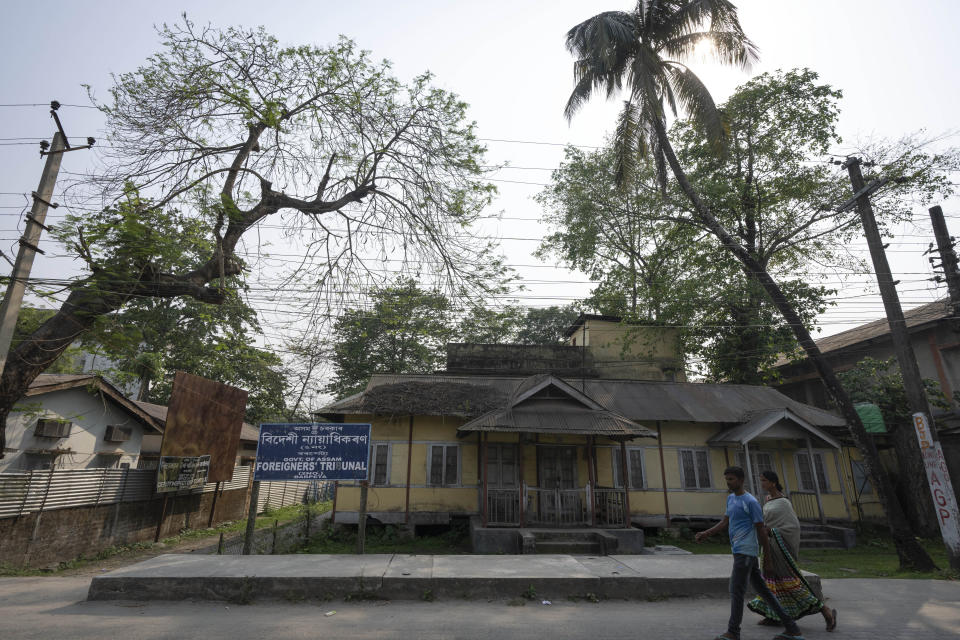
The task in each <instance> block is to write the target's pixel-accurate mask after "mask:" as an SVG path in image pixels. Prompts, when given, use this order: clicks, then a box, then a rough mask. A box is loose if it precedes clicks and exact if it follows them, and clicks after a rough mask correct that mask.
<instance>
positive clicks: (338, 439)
mask: <svg viewBox="0 0 960 640" xmlns="http://www.w3.org/2000/svg"><path fill="white" fill-rule="evenodd" d="M369 459H370V425H369V424H345V423H334V422H330V423H319V422H313V423H304V424H285V423H270V424H261V425H260V437H259V438H258V439H257V460H256V462H255V463H254V467H253V479H254V480H366V479H367V475H368V469H367V461H368V460H369Z"/></svg>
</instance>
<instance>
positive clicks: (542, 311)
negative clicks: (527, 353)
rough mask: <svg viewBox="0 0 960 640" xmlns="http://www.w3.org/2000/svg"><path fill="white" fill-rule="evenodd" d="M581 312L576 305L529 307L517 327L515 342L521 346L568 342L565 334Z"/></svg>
mask: <svg viewBox="0 0 960 640" xmlns="http://www.w3.org/2000/svg"><path fill="white" fill-rule="evenodd" d="M579 315H580V312H579V311H578V310H577V308H576V305H572V304H570V305H563V306H560V305H552V306H549V307H529V308H527V309H526V311H525V313H524V318H523V321H522V322H521V323H520V325H519V326H518V327H517V332H516V335H515V337H514V341H515V342H517V343H519V344H558V343H563V342H566V337H565V336H564V332H565V331H566V330H567V329H569V328H570V326H571V325H572V324H573V321H574V320H576V319H577V316H579Z"/></svg>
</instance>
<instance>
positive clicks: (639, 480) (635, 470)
mask: <svg viewBox="0 0 960 640" xmlns="http://www.w3.org/2000/svg"><path fill="white" fill-rule="evenodd" d="M610 451H611V455H612V462H613V486H614V487H616V488H618V489H620V488H622V487H623V478H622V475H623V465H622V464H621V463H620V448H619V447H613V448H611V450H610ZM644 472H645V469H644V467H643V447H627V475H628V477H629V479H630V488H631V489H644V488H646V486H647V481H646V476H645V475H644Z"/></svg>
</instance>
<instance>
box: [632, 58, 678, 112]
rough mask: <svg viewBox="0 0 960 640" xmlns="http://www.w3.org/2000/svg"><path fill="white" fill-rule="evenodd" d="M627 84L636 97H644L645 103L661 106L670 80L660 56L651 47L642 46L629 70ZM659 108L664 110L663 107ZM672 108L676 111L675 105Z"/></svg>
mask: <svg viewBox="0 0 960 640" xmlns="http://www.w3.org/2000/svg"><path fill="white" fill-rule="evenodd" d="M626 84H627V86H628V87H630V89H631V91H632V93H633V95H634V96H635V97H637V96H642V98H643V101H644V102H645V103H647V104H649V105H660V104H661V100H663V98H664V97H665V94H666V92H665V87H667V86H669V84H670V79H669V77H668V76H667V72H666V68H665V67H664V64H663V60H662V59H661V58H660V56H658V55H657V53H656V52H655V51H653V50H652V49H650V47H648V46H646V45H644V44H641V45H640V46H638V47H637V49H636V51H635V53H634V56H633V60H632V61H631V63H630V67H629V69H628V70H627V83H626ZM658 108H660V109H662V106H659V107H658ZM671 108H673V109H675V105H673V104H671Z"/></svg>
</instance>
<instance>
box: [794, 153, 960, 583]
mask: <svg viewBox="0 0 960 640" xmlns="http://www.w3.org/2000/svg"><path fill="white" fill-rule="evenodd" d="M842 166H843V168H845V169H846V170H847V172H848V173H849V174H850V185H851V186H852V187H853V197H852V198H851V199H850V200H848V201H847V203H846V204H844V205H843V206H842V207H841V209H844V208H845V207H850V206H852V205H853V204H856V207H857V211H858V212H859V213H860V220H861V223H862V224H863V232H864V235H865V236H866V239H867V245H868V246H869V247H870V257H871V258H872V260H873V270H874V272H875V273H876V274H877V284H878V286H879V287H880V296H881V298H883V307H884V310H885V311H886V315H887V323H888V324H889V325H890V336H891V338H892V339H893V348H894V351H895V352H896V355H897V362H898V364H899V365H900V373H901V375H902V376H903V388H904V391H905V392H906V396H907V405H908V406H909V407H910V413H912V414H913V416H914V423H915V424H914V428H915V429H916V430H917V432H918V434H920V433H922V432H923V431H924V429H928V430H929V437H930V439H931V440H936V430H935V429H934V427H933V421H932V420H931V419H930V415H931V414H930V405H929V403H928V402H927V394H926V391H925V390H924V388H923V379H922V378H921V377H920V367H919V366H917V358H916V355H915V354H914V352H913V346H912V345H911V344H910V333H909V332H908V331H907V322H906V320H905V319H904V317H903V309H902V308H901V306H900V298H899V296H898V295H897V286H896V285H897V283H896V282H894V280H893V274H892V273H891V272H890V264H889V263H888V262H887V254H886V252H885V251H884V247H883V240H882V239H881V237H880V230H879V229H878V228H877V221H876V219H875V218H874V215H873V206H872V205H871V204H870V194H871V193H873V192H874V191H876V190H877V189H879V188H880V187H882V186H883V185H884V184H886V183H887V182H888V180H886V179H884V180H875V181H873V182H871V183H870V184H869V185H867V184H865V183H864V180H863V174H862V173H861V171H860V158H856V157H850V158H847V159H846V161H844V162H843V163H842ZM920 442H921V444H920V445H919V446H921V447H923V444H922V443H923V442H924V440H923V437H922V436H921V437H920ZM921 456H922V457H923V458H924V466H925V468H926V471H927V474H928V478H927V480H928V485H929V486H930V491H931V493H932V494H933V495H932V497H933V501H934V503H937V502H938V493H937V492H938V491H940V492H941V493H942V491H943V488H938V487H937V486H936V485H937V484H942V483H945V484H946V488H947V489H948V491H949V495H950V498H953V488H952V486H951V484H950V478H949V476H946V477H943V478H942V479H941V478H940V476H941V475H943V474H942V473H941V472H940V471H939V469H937V470H936V473H937V474H939V475H936V476H935V480H932V479H931V477H930V473H931V463H930V462H928V461H927V457H926V455H925V452H923V451H921ZM812 462H813V461H812V460H811V463H812ZM954 508H955V502H954ZM937 520H938V523H939V525H940V532H941V534H942V535H943V540H944V543H945V544H946V546H947V556H948V558H949V562H950V566H951V567H953V568H960V542H958V539H960V536H958V523H957V522H956V517H955V516H954V515H953V514H951V515H950V516H949V517H947V518H943V517H938V519H937Z"/></svg>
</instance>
